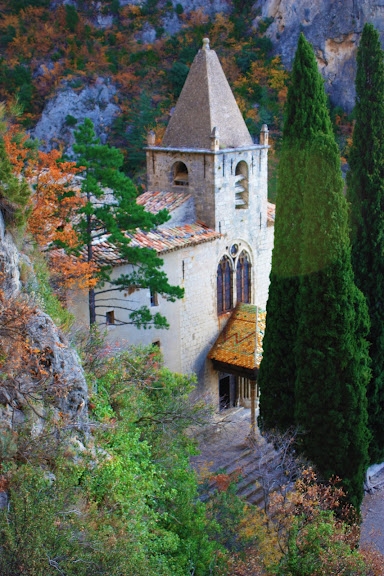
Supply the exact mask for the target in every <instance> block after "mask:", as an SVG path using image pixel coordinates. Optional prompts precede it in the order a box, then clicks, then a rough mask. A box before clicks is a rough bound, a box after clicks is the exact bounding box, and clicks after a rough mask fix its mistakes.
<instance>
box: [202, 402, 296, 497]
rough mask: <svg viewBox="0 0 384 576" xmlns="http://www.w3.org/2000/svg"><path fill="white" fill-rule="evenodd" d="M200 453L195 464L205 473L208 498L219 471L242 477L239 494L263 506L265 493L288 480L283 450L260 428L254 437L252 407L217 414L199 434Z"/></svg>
mask: <svg viewBox="0 0 384 576" xmlns="http://www.w3.org/2000/svg"><path fill="white" fill-rule="evenodd" d="M195 437H197V438H198V441H199V447H200V454H199V455H198V456H194V457H193V458H192V465H193V467H194V468H195V469H196V470H197V471H198V472H199V473H200V474H202V476H203V477H206V478H209V477H210V478H211V479H210V480H208V481H207V482H206V483H205V484H204V488H203V491H202V492H203V495H202V499H204V500H205V499H207V498H208V497H209V494H210V493H212V492H213V491H214V490H215V489H216V487H217V482H216V481H215V480H214V479H212V476H213V477H214V476H215V475H217V474H227V475H229V476H231V477H232V478H233V479H236V478H238V483H237V494H238V496H240V497H242V498H244V500H246V501H247V502H249V503H250V504H255V505H259V506H262V505H263V504H264V498H265V493H266V492H270V491H271V490H273V489H274V488H277V487H278V486H279V485H281V484H283V483H286V481H287V474H286V466H289V463H288V462H284V464H282V458H281V453H280V452H279V451H276V450H275V448H274V446H273V445H272V444H270V443H268V442H267V441H266V440H265V439H264V438H263V437H262V436H261V435H260V433H259V432H258V431H257V432H256V436H255V438H254V439H252V438H250V410H249V409H245V408H233V409H231V410H226V411H223V412H221V413H220V414H218V415H215V418H214V421H213V423H212V424H211V425H209V426H208V427H206V428H205V429H204V430H201V431H199V432H198V433H197V434H195Z"/></svg>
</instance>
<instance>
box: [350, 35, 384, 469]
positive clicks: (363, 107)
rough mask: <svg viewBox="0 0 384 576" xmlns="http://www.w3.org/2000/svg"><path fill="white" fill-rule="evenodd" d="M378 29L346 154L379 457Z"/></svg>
mask: <svg viewBox="0 0 384 576" xmlns="http://www.w3.org/2000/svg"><path fill="white" fill-rule="evenodd" d="M383 56H384V54H383V50H382V49H381V46H380V37H379V34H378V32H377V31H376V30H375V29H374V27H373V26H372V25H371V24H366V25H365V26H364V30H363V33H362V36H361V40H360V45H359V49H358V52H357V75H356V106H355V118H356V124H355V128H354V132H353V143H352V146H351V150H350V154H349V168H350V170H349V172H348V175H347V185H348V192H347V193H348V200H349V201H350V204H351V224H352V265H353V269H354V273H355V280H356V284H357V286H358V287H359V288H360V289H361V290H362V292H363V293H364V295H365V297H366V299H367V303H368V309H369V315H370V321H371V328H370V332H369V336H368V340H369V343H370V356H371V359H372V380H371V382H370V385H369V388H368V392H367V397H368V416H369V427H370V429H371V432H372V441H371V447H370V457H371V461H372V462H379V461H381V460H382V459H383V456H384V429H383V424H382V421H383V413H384V412H383V411H384V310H383V306H382V302H383V298H384V260H383V254H384V235H383V230H384V136H383V131H384V60H383Z"/></svg>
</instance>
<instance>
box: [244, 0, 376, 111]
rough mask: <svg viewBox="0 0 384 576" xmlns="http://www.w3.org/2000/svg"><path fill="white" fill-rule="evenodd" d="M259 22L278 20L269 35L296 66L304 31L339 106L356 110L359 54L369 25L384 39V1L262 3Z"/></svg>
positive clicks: (270, 0)
mask: <svg viewBox="0 0 384 576" xmlns="http://www.w3.org/2000/svg"><path fill="white" fill-rule="evenodd" d="M255 8H256V9H258V10H259V13H260V16H259V17H258V18H257V19H256V21H255V25H257V24H258V20H259V18H262V19H264V20H265V19H273V21H272V23H271V25H270V26H269V28H268V30H267V35H268V36H269V37H270V38H271V40H272V41H273V43H274V46H275V50H276V52H277V53H278V54H280V55H281V58H282V61H283V63H284V64H285V65H286V66H288V67H291V65H292V61H293V58H294V54H295V50H296V46H297V40H298V37H299V34H300V32H303V33H304V34H305V36H306V38H307V39H308V40H309V41H310V42H311V44H312V45H313V47H314V49H315V52H316V56H317V59H318V62H319V66H320V69H321V72H322V74H323V76H324V79H325V84H326V89H327V91H328V93H329V95H330V98H331V101H332V102H333V103H334V104H337V105H341V106H343V107H344V108H345V109H346V110H347V111H350V110H351V109H352V108H353V106H354V100H355V86H354V81H355V74H356V50H357V46H358V44H359V40H360V35H361V32H362V29H363V26H364V24H365V23H366V22H371V23H372V24H374V26H376V28H377V29H378V30H379V31H380V33H381V35H382V38H384V1H383V0H338V1H336V2H335V1H334V0H257V1H256V3H255Z"/></svg>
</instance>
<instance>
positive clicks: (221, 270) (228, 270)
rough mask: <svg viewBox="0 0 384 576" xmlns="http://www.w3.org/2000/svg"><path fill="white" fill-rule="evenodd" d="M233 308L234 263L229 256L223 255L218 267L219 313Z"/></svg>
mask: <svg viewBox="0 0 384 576" xmlns="http://www.w3.org/2000/svg"><path fill="white" fill-rule="evenodd" d="M232 308H233V290H232V264H231V261H230V259H229V258H228V256H223V258H222V259H221V260H220V262H219V265H218V267H217V313H218V314H222V313H223V312H228V311H229V310H232Z"/></svg>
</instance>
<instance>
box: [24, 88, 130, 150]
mask: <svg viewBox="0 0 384 576" xmlns="http://www.w3.org/2000/svg"><path fill="white" fill-rule="evenodd" d="M116 92H117V90H116V88H115V86H114V85H113V84H110V83H109V82H108V81H107V80H105V79H104V78H97V80H96V82H95V83H94V84H92V85H88V86H84V87H83V88H81V89H76V88H75V87H73V86H71V85H69V84H67V85H64V86H63V88H62V89H60V90H59V91H58V93H57V94H56V96H55V97H54V98H52V100H49V101H48V102H47V104H46V106H45V108H44V110H43V113H42V115H41V118H40V120H39V122H38V123H37V125H36V128H35V129H34V130H33V131H32V136H34V137H35V138H38V139H39V140H40V141H41V142H42V144H43V145H42V146H41V148H42V149H43V150H51V149H52V148H55V147H57V142H58V141H59V140H64V141H65V142H66V144H67V145H68V146H69V148H70V147H71V146H72V144H73V143H74V135H73V131H74V130H75V129H76V125H75V126H69V125H68V122H67V117H68V116H72V117H73V118H75V119H76V120H77V125H79V124H81V123H82V122H83V121H84V119H85V118H90V119H91V120H92V122H93V124H94V127H95V132H96V134H97V135H98V137H99V138H100V140H101V142H102V143H105V142H106V139H107V132H108V128H109V127H110V126H111V124H112V122H113V119H114V117H115V116H116V114H117V113H118V112H119V107H118V106H117V104H116V103H115V102H114V96H115V94H116ZM69 154H70V150H69Z"/></svg>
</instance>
